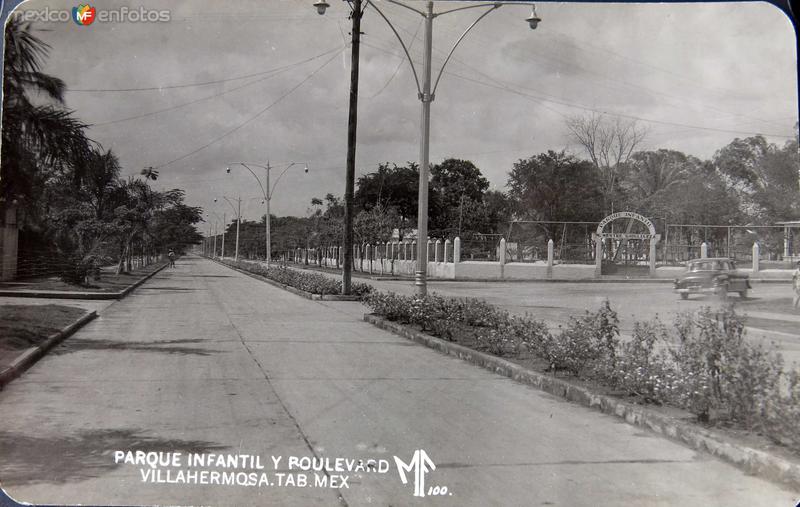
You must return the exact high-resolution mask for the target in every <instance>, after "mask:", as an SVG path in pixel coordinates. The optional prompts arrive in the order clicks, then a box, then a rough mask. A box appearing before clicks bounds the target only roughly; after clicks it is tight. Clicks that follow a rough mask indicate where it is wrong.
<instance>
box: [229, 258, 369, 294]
mask: <svg viewBox="0 0 800 507" xmlns="http://www.w3.org/2000/svg"><path fill="white" fill-rule="evenodd" d="M223 262H225V263H226V264H229V265H231V266H235V267H237V268H239V269H242V270H244V271H249V272H250V273H255V274H257V275H261V276H263V277H265V278H269V279H270V280H274V281H276V282H278V283H282V284H284V285H289V286H291V287H294V288H296V289H300V290H303V291H306V292H310V293H312V294H321V295H325V294H341V293H342V281H341V280H337V279H334V278H331V277H329V276H325V275H322V274H320V273H311V272H307V271H297V270H295V269H291V268H286V267H283V266H270V267H267V266H265V265H263V264H259V263H255V262H247V261H232V260H228V259H226V260H225V261H223ZM350 289H351V293H352V294H353V295H355V296H364V295H366V294H369V293H370V292H371V291H372V286H371V285H367V284H365V283H358V282H355V283H353V284H352V285H351V287H350Z"/></svg>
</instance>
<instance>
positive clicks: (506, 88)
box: [363, 43, 794, 139]
mask: <svg viewBox="0 0 800 507" xmlns="http://www.w3.org/2000/svg"><path fill="white" fill-rule="evenodd" d="M363 44H364V45H365V46H369V47H372V48H374V49H377V50H379V51H383V52H385V53H388V54H391V55H394V56H396V57H398V58H405V57H404V56H401V55H399V54H398V53H394V52H392V51H388V50H386V49H383V48H381V47H379V46H375V45H371V44H368V43H363ZM417 63H419V62H417ZM444 74H447V75H450V76H453V77H456V78H458V79H462V80H464V81H469V82H472V83H476V84H479V85H482V86H487V87H490V88H495V89H498V90H503V91H506V92H509V93H513V94H515V95H519V96H521V97H525V98H528V99H533V100H535V101H537V102H538V103H540V105H542V106H543V107H546V106H544V105H543V104H541V103H542V102H550V103H553V104H558V105H561V106H565V107H570V108H574V109H582V110H584V111H591V112H595V113H598V114H605V115H609V116H616V117H619V118H627V119H631V120H638V121H643V122H646V123H656V124H660V125H671V126H675V127H685V128H692V129H697V130H708V131H714V132H721V133H727V134H741V135H766V136H770V137H780V138H783V139H794V135H784V134H772V133H768V134H764V133H763V132H751V131H743V130H732V129H720V128H715V127H705V126H700V125H690V124H686V123H679V122H671V121H666V120H657V119H653V118H646V117H643V116H636V115H632V114H626V113H616V112H613V111H609V110H602V109H597V108H594V107H589V106H584V105H580V104H574V103H571V102H566V101H563V100H556V99H552V98H544V97H541V96H536V95H532V94H529V93H525V92H521V91H519V90H515V89H513V88H511V87H510V86H512V85H509V84H507V83H503V84H502V85H495V84H491V83H486V82H484V81H480V80H478V79H475V78H471V77H467V76H463V75H460V74H456V73H453V72H448V71H445V72H444ZM495 81H497V80H495ZM498 82H500V83H502V82H501V81H498ZM540 93H541V92H540ZM555 112H557V113H558V114H560V115H562V116H564V114H563V113H561V112H559V111H555Z"/></svg>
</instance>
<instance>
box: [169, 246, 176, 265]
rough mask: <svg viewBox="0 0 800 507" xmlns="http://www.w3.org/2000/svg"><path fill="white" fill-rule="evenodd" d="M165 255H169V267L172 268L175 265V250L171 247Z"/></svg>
mask: <svg viewBox="0 0 800 507" xmlns="http://www.w3.org/2000/svg"><path fill="white" fill-rule="evenodd" d="M167 257H169V267H171V268H174V267H175V251H174V250H173V249H172V248H170V249H169V253H168V254H167Z"/></svg>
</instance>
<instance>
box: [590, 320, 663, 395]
mask: <svg viewBox="0 0 800 507" xmlns="http://www.w3.org/2000/svg"><path fill="white" fill-rule="evenodd" d="M658 340H664V341H665V340H667V329H666V328H665V327H664V325H663V324H662V323H661V322H660V321H659V320H658V319H657V318H656V319H655V320H653V321H651V322H635V323H634V325H633V335H632V337H631V340H630V341H626V342H624V343H623V344H622V346H621V348H620V354H619V355H618V357H617V359H616V363H615V368H609V369H607V370H606V379H607V380H608V381H610V383H612V384H613V385H614V386H615V387H617V388H620V389H623V390H624V391H625V392H627V393H629V394H632V395H635V396H641V397H642V398H643V399H644V401H648V402H652V403H658V404H661V403H664V402H666V401H667V400H669V399H670V398H671V396H672V395H673V390H674V389H675V386H676V384H675V378H676V374H675V371H674V368H673V367H672V363H671V362H670V361H669V358H668V357H667V356H666V355H665V354H664V353H663V352H656V351H655V345H656V342H657V341H658Z"/></svg>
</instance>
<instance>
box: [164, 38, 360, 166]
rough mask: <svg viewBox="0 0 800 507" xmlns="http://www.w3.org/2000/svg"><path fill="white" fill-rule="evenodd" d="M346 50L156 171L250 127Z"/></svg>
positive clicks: (335, 54) (337, 53)
mask: <svg viewBox="0 0 800 507" xmlns="http://www.w3.org/2000/svg"><path fill="white" fill-rule="evenodd" d="M344 49H345V48H341V49H340V50H339V51H337V52H336V53H334V54H333V56H332V57H331V58H329V59H327V60H325V62H323V63H322V65H320V66H319V67H317V68H316V69H314V71H313V72H311V73H310V74H308V75H307V76H306V77H305V78H303V79H302V80H301V81H300V82H299V83H297V84H296V85H295V86H293V87H292V88H290V89H289V90H288V91H287V92H285V93H283V94H282V95H280V96H279V97H278V98H277V99H275V100H274V101H273V102H271V103H270V104H269V105H267V106H266V107H264V108H263V109H261V110H260V111H258V112H257V113H256V114H254V115H253V116H251V117H249V118H248V119H246V120H245V121H243V122H241V123H239V124H238V125H236V126H235V127H234V128H232V129H230V130H227V131H226V132H225V133H223V134H222V135H220V136H217V137H215V138H214V139H212V140H211V141H209V142H207V143H205V144H204V145H202V146H200V147H198V148H196V149H194V150H192V151H190V152H188V153H185V154H183V155H181V156H179V157H176V158H173V159H172V160H170V161H168V162H165V163H163V164H160V165H157V166H154V167H155V168H156V169H160V168H163V167H166V166H168V165H172V164H174V163H175V162H178V161H180V160H183V159H185V158H188V157H190V156H192V155H194V154H195V153H198V152H200V151H203V150H205V149H206V148H208V147H209V146H211V145H213V144H216V143H218V142H219V141H221V140H223V139H225V138H226V137H228V136H230V135H231V134H233V133H234V132H236V131H238V130H240V129H241V128H243V127H244V126H246V125H248V124H249V123H251V122H253V121H255V120H256V119H257V118H259V117H260V116H261V115H263V114H264V113H266V112H267V111H269V110H270V109H272V107H274V106H275V105H276V104H278V103H279V102H281V101H282V100H283V99H285V98H286V97H288V96H289V95H291V94H292V93H293V92H294V91H295V90H297V89H298V88H300V87H301V86H302V85H303V84H305V83H306V82H307V81H308V80H309V79H311V78H312V77H314V76H315V75H316V74H317V73H318V72H319V71H320V70H322V69H323V68H324V67H326V66H327V65H328V64H329V63H330V62H332V61H333V59H334V58H336V57H337V56H339V52H341V51H344Z"/></svg>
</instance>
